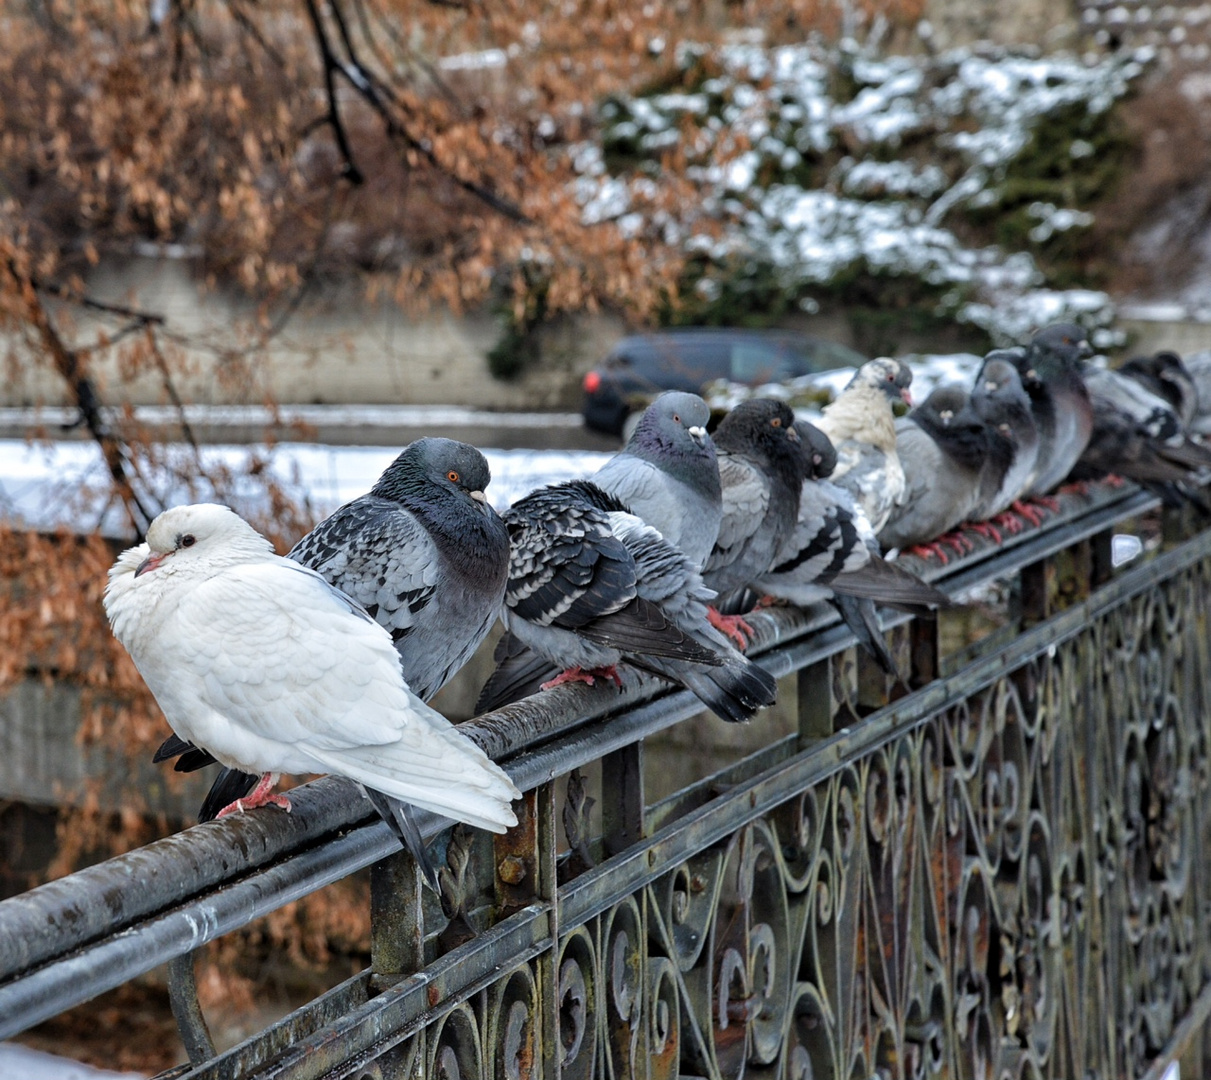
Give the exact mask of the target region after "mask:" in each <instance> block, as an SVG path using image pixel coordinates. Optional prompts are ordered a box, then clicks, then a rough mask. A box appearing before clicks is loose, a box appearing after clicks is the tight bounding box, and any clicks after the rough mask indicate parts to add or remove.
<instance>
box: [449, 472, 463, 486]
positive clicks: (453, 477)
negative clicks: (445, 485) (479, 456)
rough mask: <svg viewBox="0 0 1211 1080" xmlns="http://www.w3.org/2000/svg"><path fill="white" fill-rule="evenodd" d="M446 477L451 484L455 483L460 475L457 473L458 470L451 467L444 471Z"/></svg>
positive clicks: (459, 478)
mask: <svg viewBox="0 0 1211 1080" xmlns="http://www.w3.org/2000/svg"><path fill="white" fill-rule="evenodd" d="M446 479H447V480H449V481H450V483H452V484H457V483H458V482H459V481H460V480H461V479H462V477H461V476H459V475H458V471H457V470H456V469H451V470H450V471H449V472H448V473H446Z"/></svg>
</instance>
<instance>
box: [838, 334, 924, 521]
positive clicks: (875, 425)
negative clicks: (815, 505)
mask: <svg viewBox="0 0 1211 1080" xmlns="http://www.w3.org/2000/svg"><path fill="white" fill-rule="evenodd" d="M911 383H912V369H911V368H910V367H909V366H908V365H907V364H902V363H900V362H899V361H898V360H892V359H890V358H888V357H880V358H879V359H878V360H870V361H868V362H867V363H865V364H863V365H862V366H861V367H860V368H859V369H858V371H857V374H856V375H854V377H853V379H851V380H850V382H849V385H848V386H846V388H845V389H844V390H843V391H842V392H841V394H840V395H839V396H838V397H837V400H836V401H834V402H832V404H830V405H828V406H827V407H826V408H825V410H824V415H823V417H821V419H820V420H818V421H816V425H817V427H819V428H820V430H821V431H823V432H824V434H825V435H827V436H828V437H829V439H831V440H832V444H833V446H834V447H836V450H837V468H836V469H835V470H834V471H833V477H832V479H833V483H835V484H840V485H841V486H842V487H843V488H845V489H846V490H848V491H850V492H852V493H853V496H854V498H855V499H856V500H857V501H858V504H859V505H860V506H861V507H862V509H863V511H865V513H866V516H867V518H868V519H869V520H870V524H871V526H872V528H874V530H875V531H876V532H878V531H879V530H881V529H882V528H883V526H884V524H886V522H887V519H888V517H889V516H890V515H891V513H892V509H893V508H894V507H895V506H896V505H897V504H899V503H900V502H902V501H903V499H904V497H905V494H904V470H903V468H902V467H901V462H900V458H899V454H898V450H897V444H896V421H895V414H894V413H893V412H892V404H893V402H897V401H905V402H908V403H910V404H911V401H912V399H911V397H910V396H909V392H908V387H909V386H910V385H911Z"/></svg>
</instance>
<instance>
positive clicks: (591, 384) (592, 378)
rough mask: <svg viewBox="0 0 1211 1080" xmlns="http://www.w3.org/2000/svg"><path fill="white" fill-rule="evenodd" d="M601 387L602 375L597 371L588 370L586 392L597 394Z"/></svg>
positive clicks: (585, 381) (585, 384) (585, 380)
mask: <svg viewBox="0 0 1211 1080" xmlns="http://www.w3.org/2000/svg"><path fill="white" fill-rule="evenodd" d="M600 388H601V376H600V375H598V374H597V372H595V371H590V372H588V373H587V374H586V375H585V377H584V392H585V393H586V394H595V393H597V391H598V390H599V389H600Z"/></svg>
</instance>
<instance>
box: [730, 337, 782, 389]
mask: <svg viewBox="0 0 1211 1080" xmlns="http://www.w3.org/2000/svg"><path fill="white" fill-rule="evenodd" d="M788 374H790V368H789V365H788V364H787V363H786V358H785V357H784V356H783V355H782V354H781V353H780V352H779V351H778V350H777V349H773V348H770V346H768V345H764V344H762V343H761V342H758V341H738V342H736V343H735V344H733V345H732V357H731V372H730V374H729V378H731V380H732V382H739V383H750V384H760V383H767V382H776V381H777V380H779V379H784V378H786V376H787V375H788Z"/></svg>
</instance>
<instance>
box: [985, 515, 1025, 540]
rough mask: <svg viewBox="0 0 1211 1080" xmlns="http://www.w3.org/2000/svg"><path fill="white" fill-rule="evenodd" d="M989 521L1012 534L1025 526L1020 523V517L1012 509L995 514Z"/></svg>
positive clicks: (1020, 530)
mask: <svg viewBox="0 0 1211 1080" xmlns="http://www.w3.org/2000/svg"><path fill="white" fill-rule="evenodd" d="M991 521H992V523H993V524H994V525H995V526H996V527H997V528H998V529H1004V530H1005V531H1006V532H1007V533H1010V534H1011V535H1013V536H1016V535H1017V534H1018V533H1020V532H1022V531H1023V530H1024V529H1025V528H1026V526H1025V525H1023V524H1022V519H1021V518H1020V517H1018V515H1017V514H1015V513H1014V512H1013V511H1012V510H1006V511H1005V512H1004V513H1002V514H997V516H996V517H994V518H992V519H991Z"/></svg>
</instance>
